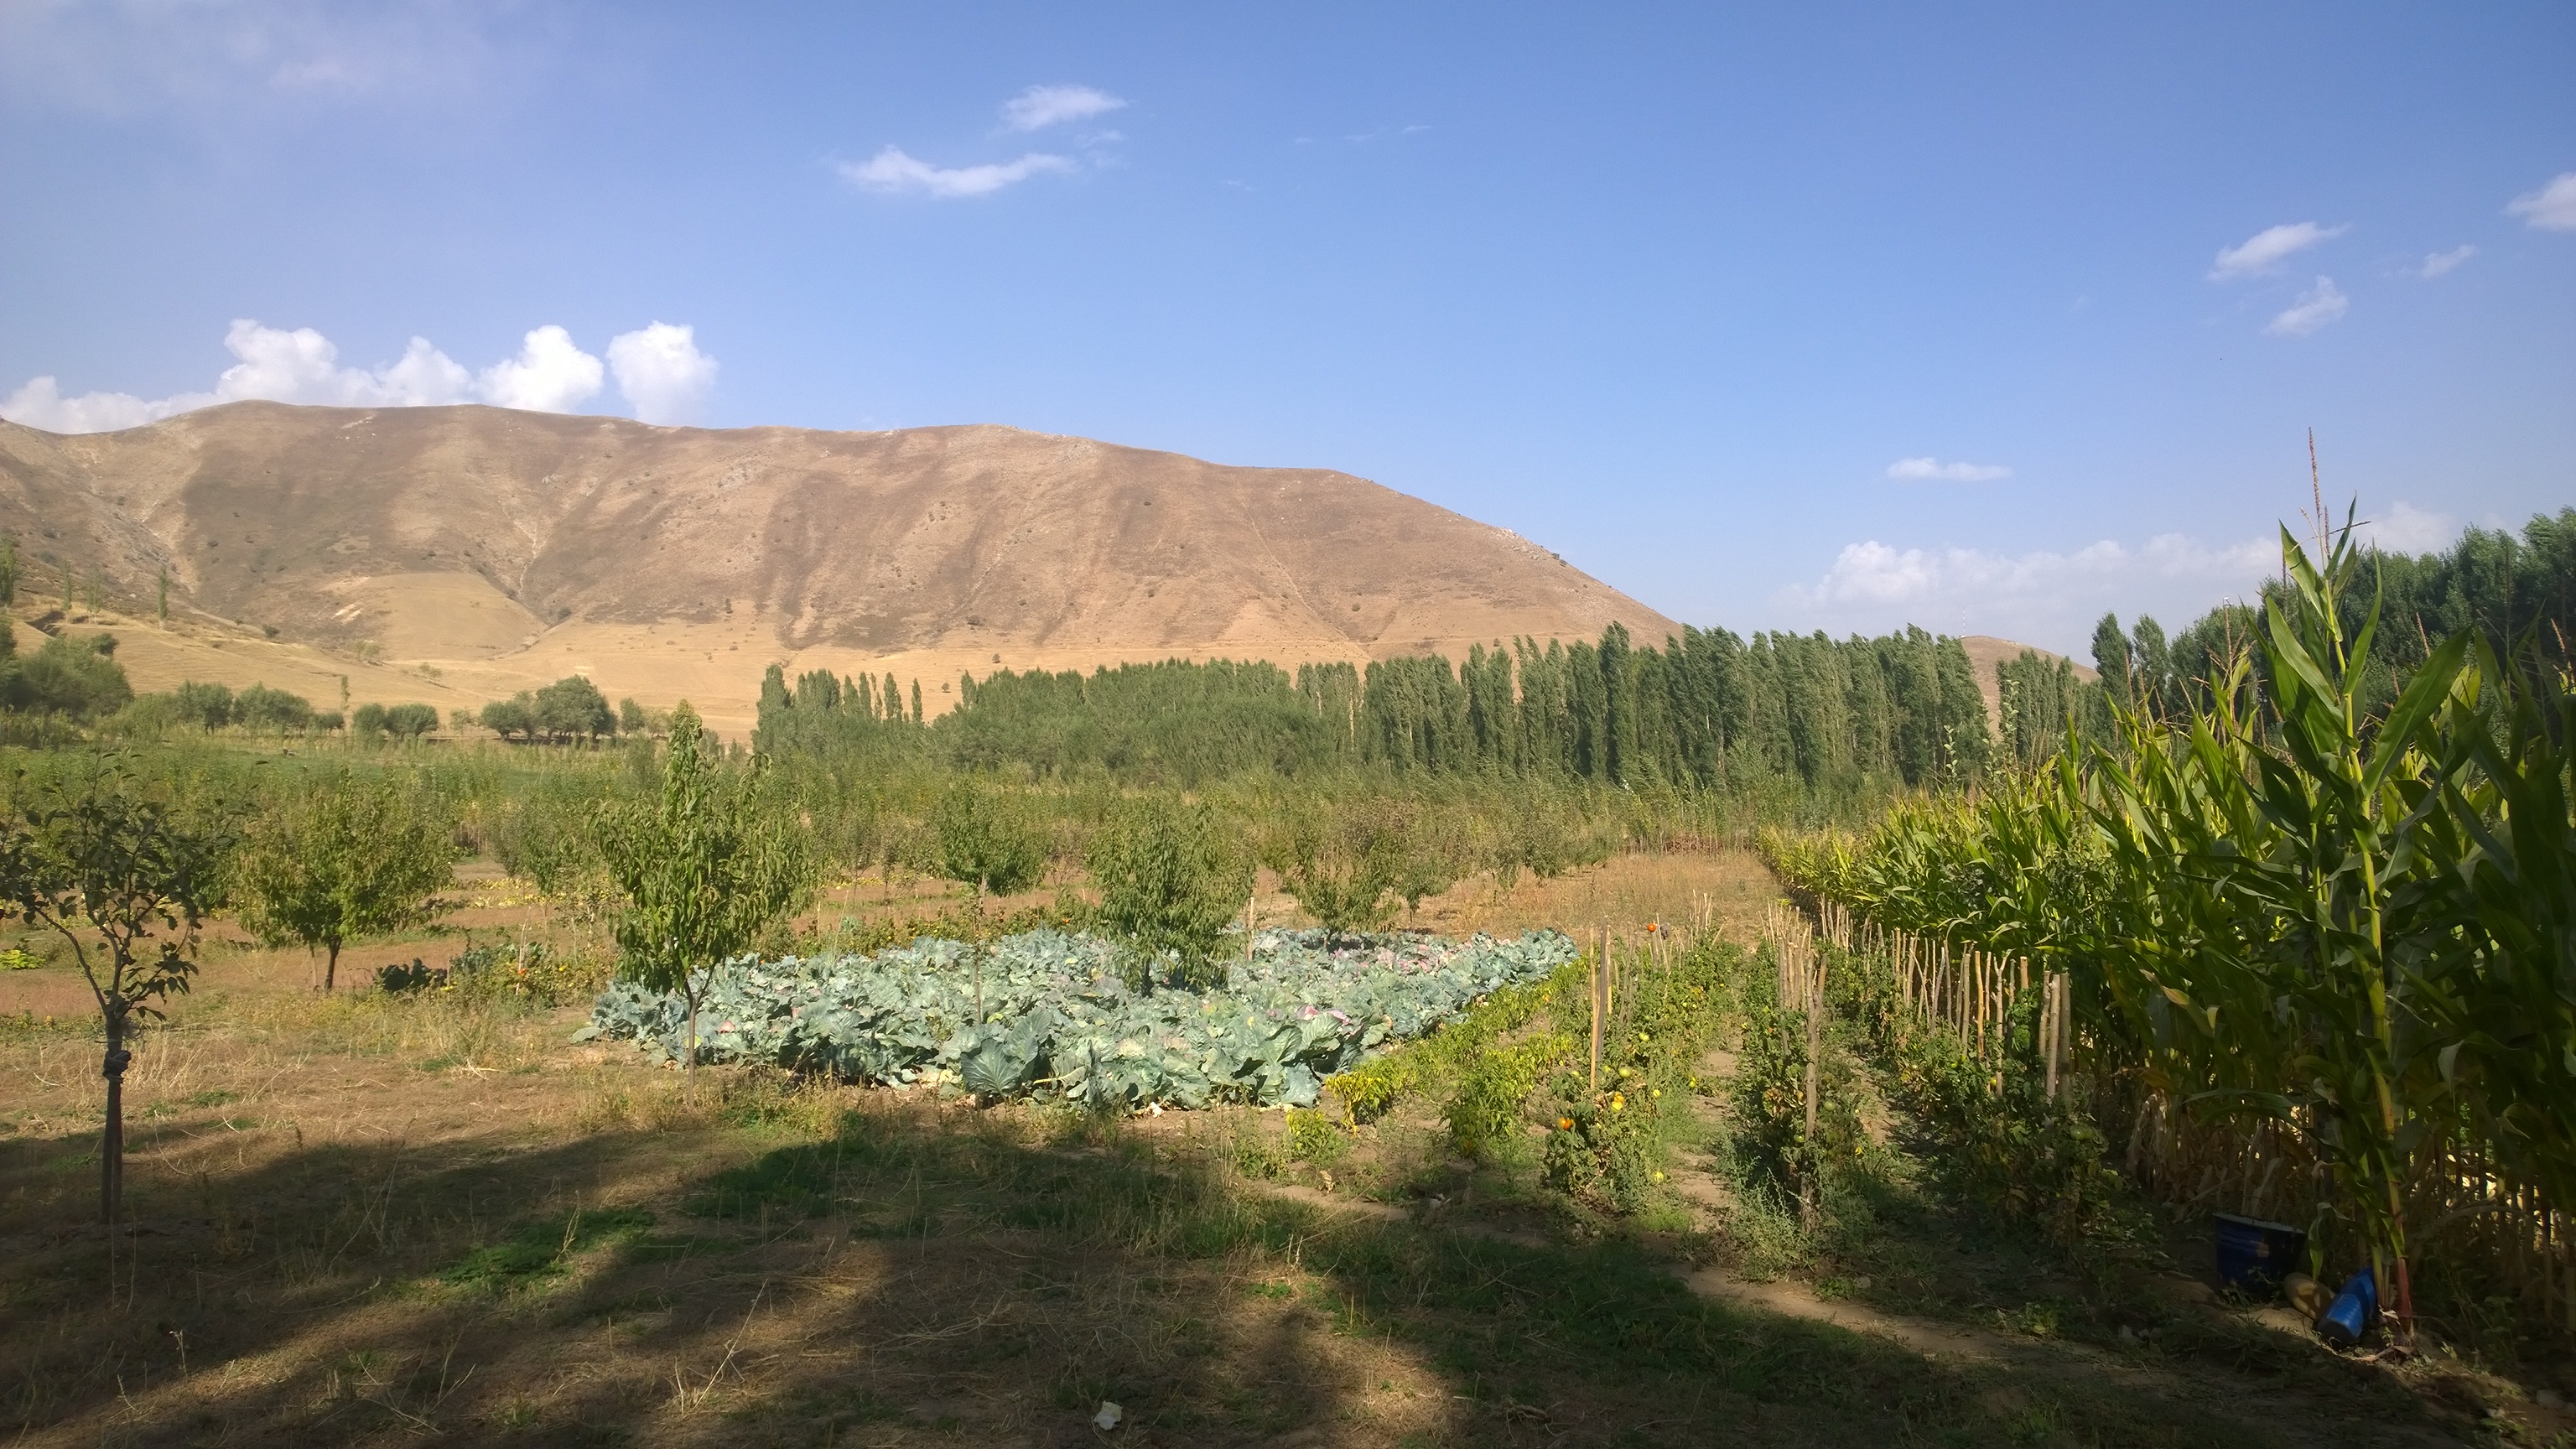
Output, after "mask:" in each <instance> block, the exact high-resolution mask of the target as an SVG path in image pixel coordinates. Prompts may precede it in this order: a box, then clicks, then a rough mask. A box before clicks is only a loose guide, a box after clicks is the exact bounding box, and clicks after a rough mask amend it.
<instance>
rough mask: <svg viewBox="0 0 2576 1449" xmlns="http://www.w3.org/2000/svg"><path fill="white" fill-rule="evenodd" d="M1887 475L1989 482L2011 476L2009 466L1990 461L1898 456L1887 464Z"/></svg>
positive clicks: (1934, 480) (1918, 479)
mask: <svg viewBox="0 0 2576 1449" xmlns="http://www.w3.org/2000/svg"><path fill="white" fill-rule="evenodd" d="M1887 476H1888V477H1890V478H1895V479H1900V480H1902V481H1905V482H1932V483H1991V482H1993V481H1995V480H1996V479H1998V478H2009V477H2011V476H2012V470H2011V469H2010V468H2004V467H1998V466H1997V465H1995V464H1992V463H1944V462H1942V461H1941V460H1940V459H1938V458H1899V459H1897V460H1896V461H1895V462H1893V463H1890V464H1888V465H1887Z"/></svg>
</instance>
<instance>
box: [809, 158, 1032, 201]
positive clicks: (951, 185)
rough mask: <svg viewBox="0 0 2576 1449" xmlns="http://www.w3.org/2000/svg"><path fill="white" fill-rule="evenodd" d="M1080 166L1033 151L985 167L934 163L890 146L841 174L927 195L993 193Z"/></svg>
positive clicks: (845, 166)
mask: <svg viewBox="0 0 2576 1449" xmlns="http://www.w3.org/2000/svg"><path fill="white" fill-rule="evenodd" d="M1078 169H1080V168H1079V167H1077V166H1076V165H1075V164H1074V162H1073V161H1072V160H1071V159H1070V158H1068V157H1064V156H1051V155H1048V154H1047V153H1045V152H1043V151H1032V152H1030V153H1029V154H1027V155H1025V156H1022V157H1021V158H1020V159H1018V160H1016V161H1001V162H988V163H986V164H984V165H981V166H933V165H931V164H930V163H929V162H927V161H920V160H915V159H914V158H913V157H911V156H908V155H906V154H904V152H903V150H902V148H900V147H896V146H888V147H886V148H885V149H884V150H882V151H879V152H878V153H877V154H876V155H874V156H873V157H870V158H869V159H868V160H866V161H864V162H844V163H842V166H841V177H842V179H843V180H845V181H848V182H849V183H850V184H852V185H854V186H863V187H866V188H867V189H868V190H870V191H886V192H918V193H920V194H922V195H924V196H941V197H957V196H990V195H991V194H993V193H994V192H996V191H999V190H1001V189H1002V188H1004V187H1006V186H1016V185H1018V184H1019V183H1021V182H1023V181H1026V180H1028V179H1029V178H1030V177H1032V176H1035V175H1038V174H1039V173H1041V172H1049V171H1056V172H1062V171H1074V170H1078Z"/></svg>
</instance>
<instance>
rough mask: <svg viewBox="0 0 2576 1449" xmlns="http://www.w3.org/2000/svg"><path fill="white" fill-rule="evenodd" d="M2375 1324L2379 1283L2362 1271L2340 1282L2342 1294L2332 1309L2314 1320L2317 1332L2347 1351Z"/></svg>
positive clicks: (2367, 1270)
mask: <svg viewBox="0 0 2576 1449" xmlns="http://www.w3.org/2000/svg"><path fill="white" fill-rule="evenodd" d="M2378 1323H2379V1280H2378V1279H2376V1278H2373V1277H2372V1276H2370V1270H2369V1269H2368V1268H2364V1269H2362V1270H2361V1271H2360V1272H2358V1273H2355V1274H2353V1275H2352V1276H2351V1277H2349V1278H2346V1279H2344V1280H2343V1291H2342V1292H2341V1293H2338V1294H2336V1295H2335V1301H2334V1306H2333V1307H2331V1308H2328V1309H2327V1310H2326V1316H2325V1317H2323V1318H2320V1319H2318V1320H2317V1332H2318V1333H2320V1334H2322V1335H2324V1337H2325V1340H2326V1341H2327V1342H2328V1343H2331V1344H2333V1345H2335V1346H2336V1347H2338V1348H2350V1347H2352V1346H2353V1345H2354V1344H2356V1343H2359V1342H2361V1338H2362V1335H2363V1334H2366V1333H2368V1332H2370V1330H2371V1329H2372V1328H2373V1327H2375V1326H2377V1325H2378Z"/></svg>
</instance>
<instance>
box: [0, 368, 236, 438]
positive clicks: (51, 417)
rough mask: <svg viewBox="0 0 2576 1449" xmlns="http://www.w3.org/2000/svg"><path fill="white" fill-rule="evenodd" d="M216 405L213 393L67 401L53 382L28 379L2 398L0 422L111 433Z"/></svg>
mask: <svg viewBox="0 0 2576 1449" xmlns="http://www.w3.org/2000/svg"><path fill="white" fill-rule="evenodd" d="M214 401H216V399H215V397H214V395H213V394H211V393H202V392H198V393H181V394H180V395H178V396H177V397H166V398H159V399H155V400H150V401H147V400H145V399H143V398H139V397H136V396H135V395H134V394H132V393H130V392H86V393H82V394H81V395H80V396H79V397H65V396H63V395H62V389H61V388H60V387H58V386H57V385H56V384H55V381H54V379H53V378H50V377H37V378H30V379H28V381H27V383H26V385H25V386H23V387H21V388H19V389H18V390H17V391H16V392H13V393H11V394H9V396H8V397H6V398H0V418H7V419H8V420H9V421H11V422H13V423H17V424H20V425H22V426H25V427H30V428H42V429H44V430H45V431H46V432H49V433H112V432H115V431H116V430H117V429H119V428H139V427H141V426H143V425H144V424H145V423H157V422H159V421H161V420H162V419H163V418H166V417H168V416H170V415H171V414H172V413H183V412H186V411H187V410H188V409H190V408H201V407H204V406H205V405H206V404H208V403H211V402H214Z"/></svg>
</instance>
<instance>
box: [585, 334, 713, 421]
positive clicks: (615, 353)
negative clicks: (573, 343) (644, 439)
mask: <svg viewBox="0 0 2576 1449" xmlns="http://www.w3.org/2000/svg"><path fill="white" fill-rule="evenodd" d="M608 365H609V367H610V368H611V369H612V370H613V371H615V372H616V374H617V390H618V391H619V392H622V393H624V394H626V401H627V403H628V404H629V405H630V406H632V407H633V408H634V409H635V416H636V417H638V418H641V419H642V420H644V421H645V422H648V423H685V422H690V421H693V420H695V419H696V417H697V416H698V407H699V405H700V404H701V403H704V402H705V401H706V396H707V393H708V392H709V391H710V390H711V389H713V388H714V387H715V385H716V360H715V359H714V358H712V357H709V356H707V355H706V354H705V353H703V352H700V351H699V350H698V344H697V339H696V337H695V335H694V331H693V329H691V328H687V327H674V326H672V325H671V324H670V323H668V322H656V323H654V324H653V325H652V326H650V327H645V328H641V329H638V330H637V331H633V332H621V333H619V334H618V335H617V336H615V337H612V338H610V339H609V340H608Z"/></svg>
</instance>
